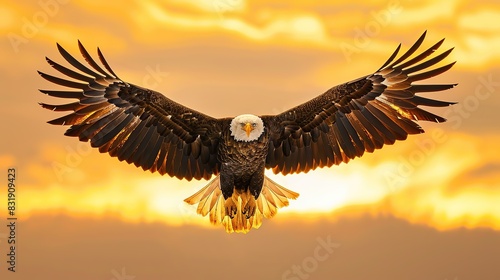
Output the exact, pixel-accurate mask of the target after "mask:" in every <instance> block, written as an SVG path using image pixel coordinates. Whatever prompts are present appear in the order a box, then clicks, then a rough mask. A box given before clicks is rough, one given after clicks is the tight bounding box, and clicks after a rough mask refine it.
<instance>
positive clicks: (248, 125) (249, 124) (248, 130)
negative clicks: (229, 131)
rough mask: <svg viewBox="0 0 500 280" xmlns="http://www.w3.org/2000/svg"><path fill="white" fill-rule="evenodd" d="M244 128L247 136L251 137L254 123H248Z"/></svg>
mask: <svg viewBox="0 0 500 280" xmlns="http://www.w3.org/2000/svg"><path fill="white" fill-rule="evenodd" d="M244 129H245V131H246V132H247V137H250V132H252V130H253V127H252V124H251V123H246V124H245V127H244Z"/></svg>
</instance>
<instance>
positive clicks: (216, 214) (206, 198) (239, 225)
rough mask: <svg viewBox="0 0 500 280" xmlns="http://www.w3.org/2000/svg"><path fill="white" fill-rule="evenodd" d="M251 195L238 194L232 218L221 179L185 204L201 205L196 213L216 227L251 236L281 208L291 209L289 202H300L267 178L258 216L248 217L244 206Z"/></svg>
mask: <svg viewBox="0 0 500 280" xmlns="http://www.w3.org/2000/svg"><path fill="white" fill-rule="evenodd" d="M250 196H251V194H250V192H248V191H247V192H244V193H238V192H236V191H235V192H234V193H233V197H230V198H228V199H233V200H234V202H235V204H236V209H237V211H236V214H235V215H234V216H233V217H232V218H231V217H230V216H229V214H227V213H226V208H225V200H224V196H223V195H222V191H221V188H220V178H219V176H217V177H216V178H215V179H213V180H212V181H210V183H208V184H207V185H206V186H205V187H203V188H202V189H201V190H199V191H198V192H196V193H195V194H193V195H192V196H190V197H188V198H186V199H185V200H184V201H185V202H187V203H189V204H191V205H195V204H197V203H198V207H197V209H196V212H197V213H198V214H200V215H202V216H206V215H209V217H210V222H211V223H212V224H214V225H219V224H222V225H223V226H224V228H225V229H226V232H229V233H231V232H242V233H247V232H248V231H250V229H252V228H259V227H260V226H261V225H262V220H263V218H268V219H269V218H272V217H273V216H274V215H276V213H278V209H279V208H282V207H285V206H288V204H289V202H288V199H296V198H297V197H298V196H299V194H298V193H296V192H294V191H291V190H289V189H287V188H285V187H283V186H281V185H279V184H278V183H276V182H274V181H273V180H271V179H269V178H268V177H267V176H264V184H263V186H262V191H261V193H260V195H259V197H258V198H257V200H256V201H255V206H256V207H255V213H254V214H253V215H252V216H251V217H249V218H247V216H246V214H245V213H243V205H245V204H246V203H248V200H249V198H250Z"/></svg>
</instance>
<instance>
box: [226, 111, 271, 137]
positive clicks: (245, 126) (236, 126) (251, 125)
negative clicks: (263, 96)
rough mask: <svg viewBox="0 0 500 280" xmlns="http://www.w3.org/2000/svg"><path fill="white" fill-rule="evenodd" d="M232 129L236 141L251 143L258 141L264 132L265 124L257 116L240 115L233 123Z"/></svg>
mask: <svg viewBox="0 0 500 280" xmlns="http://www.w3.org/2000/svg"><path fill="white" fill-rule="evenodd" d="M230 129H231V136H233V137H234V139H236V141H245V142H250V141H254V140H257V139H258V138H259V137H260V135H261V134H262V132H264V123H263V122H262V119H261V118H259V117H257V116H255V115H250V114H245V115H239V116H237V117H235V118H234V119H233V120H232V121H231V126H230Z"/></svg>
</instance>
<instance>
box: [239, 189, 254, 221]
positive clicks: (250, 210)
mask: <svg viewBox="0 0 500 280" xmlns="http://www.w3.org/2000/svg"><path fill="white" fill-rule="evenodd" d="M242 208H243V209H242V211H241V212H242V213H243V214H244V215H245V216H246V218H247V219H250V217H252V216H253V215H255V210H256V209H257V204H256V203H255V197H254V196H253V195H248V200H247V201H246V203H245V204H244V205H243V207H242Z"/></svg>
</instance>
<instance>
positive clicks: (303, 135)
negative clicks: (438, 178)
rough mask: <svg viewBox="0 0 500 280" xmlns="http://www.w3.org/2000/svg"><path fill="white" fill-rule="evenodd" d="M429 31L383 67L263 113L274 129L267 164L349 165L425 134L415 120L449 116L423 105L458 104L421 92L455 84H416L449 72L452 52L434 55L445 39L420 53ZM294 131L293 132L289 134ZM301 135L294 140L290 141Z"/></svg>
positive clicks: (282, 168)
mask: <svg viewBox="0 0 500 280" xmlns="http://www.w3.org/2000/svg"><path fill="white" fill-rule="evenodd" d="M425 35H426V32H424V33H423V34H422V36H420V38H419V39H418V40H417V41H416V42H415V43H414V44H413V46H412V47H411V48H409V49H408V50H407V51H406V52H405V53H404V54H403V55H401V56H400V57H399V58H396V57H397V55H398V52H399V51H400V47H401V45H399V46H398V47H397V48H396V50H395V51H394V52H393V53H392V55H391V56H390V57H389V59H388V60H387V61H386V62H385V63H384V64H383V65H382V67H381V68H380V69H379V70H377V71H376V72H374V73H373V74H371V75H367V76H364V77H361V78H359V79H356V80H354V81H351V82H347V83H344V84H341V85H338V86H335V87H333V88H331V89H329V90H328V91H326V92H325V93H323V94H322V95H319V96H317V97H315V98H313V99H311V100H310V101H307V102H305V103H303V104H301V105H299V106H296V107H294V108H292V109H290V110H287V111H285V112H283V113H281V114H278V115H276V116H263V117H262V118H263V120H264V122H265V123H266V125H267V126H268V127H269V128H270V138H271V139H273V140H272V145H269V151H268V157H267V161H266V167H267V168H271V169H272V170H273V171H274V172H275V173H282V174H289V173H299V172H308V171H309V170H312V169H315V168H317V167H325V166H330V165H331V164H340V163H341V162H345V163H347V162H348V161H349V160H351V159H353V158H356V157H360V156H362V155H363V154H364V152H365V151H367V152H370V153H371V152H373V151H375V150H377V149H380V148H382V147H383V146H384V144H386V145H391V144H394V143H395V142H396V140H405V139H406V138H407V137H408V135H409V134H417V133H422V132H424V131H423V129H422V128H421V127H420V126H419V125H418V124H417V123H416V121H420V120H426V121H432V122H443V121H445V119H444V118H442V117H440V116H437V115H435V114H433V113H430V112H428V111H426V110H424V109H422V108H420V107H419V106H421V105H422V106H430V107H443V106H449V105H452V104H454V103H453V102H447V101H439V100H434V99H430V98H425V97H421V96H418V95H416V93H419V92H435V91H442V90H447V89H450V88H453V87H454V86H456V84H414V82H416V81H420V80H425V79H428V78H431V77H434V76H436V75H439V74H441V73H443V72H445V71H447V70H449V69H450V68H451V67H452V66H453V65H454V63H455V62H452V63H449V64H446V65H444V66H439V65H437V64H438V63H440V62H442V61H443V60H444V59H445V58H446V57H447V56H448V55H449V54H450V53H451V51H452V50H453V48H451V49H448V50H446V51H444V52H442V53H440V54H437V55H435V56H433V54H434V53H435V52H436V50H438V49H439V47H440V46H441V45H442V44H443V41H444V39H443V40H440V41H438V42H437V43H436V44H434V45H432V46H431V47H429V48H427V49H425V50H424V51H422V52H420V53H418V52H417V51H418V50H419V49H420V46H421V45H422V43H423V41H424V39H425ZM290 131H291V132H290ZM292 135H293V138H294V139H296V140H295V141H291V140H290V139H292Z"/></svg>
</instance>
